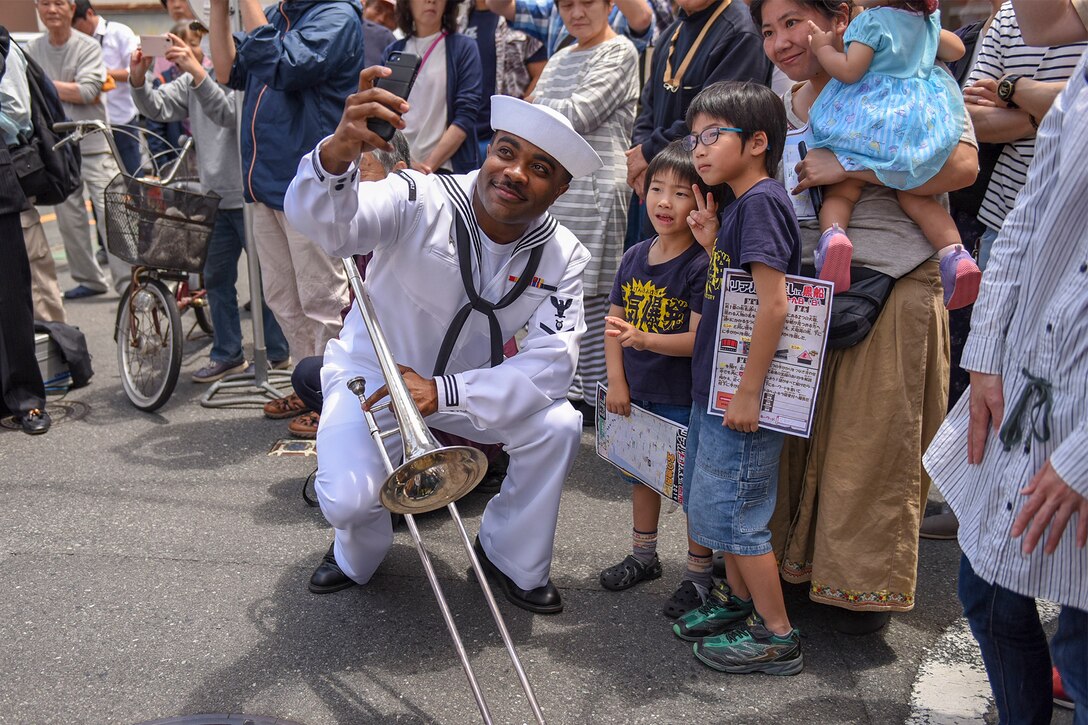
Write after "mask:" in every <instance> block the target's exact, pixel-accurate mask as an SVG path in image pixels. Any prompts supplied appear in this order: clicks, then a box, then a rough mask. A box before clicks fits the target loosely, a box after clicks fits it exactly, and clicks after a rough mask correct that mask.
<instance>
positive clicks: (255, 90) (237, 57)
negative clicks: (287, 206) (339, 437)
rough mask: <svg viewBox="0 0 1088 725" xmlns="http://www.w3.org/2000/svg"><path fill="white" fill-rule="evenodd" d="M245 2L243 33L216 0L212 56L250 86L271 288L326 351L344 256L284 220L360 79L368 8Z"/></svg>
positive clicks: (248, 163)
mask: <svg viewBox="0 0 1088 725" xmlns="http://www.w3.org/2000/svg"><path fill="white" fill-rule="evenodd" d="M240 10H241V14H242V26H243V27H244V28H245V32H243V33H236V34H234V35H232V34H231V19H230V12H229V9H228V0H211V17H210V26H211V28H210V29H211V51H212V61H213V63H214V64H215V72H216V76H217V77H218V79H219V80H220V81H222V82H225V83H226V84H227V85H228V86H230V87H231V88H234V89H239V90H244V91H245V103H244V105H243V108H242V134H241V145H242V181H243V191H244V192H245V200H246V202H248V203H250V204H252V213H253V216H252V219H253V238H254V241H255V242H256V245H257V251H258V254H259V255H260V261H261V272H262V278H263V286H264V294H265V298H266V300H267V302H268V306H269V307H270V308H271V309H272V311H273V312H274V313H275V314H276V319H277V320H279V322H280V326H281V327H282V328H283V332H284V334H285V335H286V337H287V341H288V343H289V345H290V348H291V354H292V356H293V357H294V358H295V359H296V360H301V359H302V358H305V357H310V356H312V355H322V354H324V351H325V343H326V342H328V341H329V340H330V339H331V338H333V337H335V336H336V335H337V333H338V332H339V330H340V310H341V308H343V306H344V305H345V303H346V301H347V279H346V278H345V276H344V272H343V270H342V268H341V267H340V263H339V261H338V260H334V259H332V258H330V257H329V256H328V255H326V254H325V253H324V252H322V251H321V250H320V249H319V248H318V247H317V246H316V245H315V244H314V243H313V242H312V241H311V240H309V239H307V238H306V237H304V236H303V235H302V234H300V233H299V232H297V231H296V230H295V229H293V228H292V227H291V226H290V225H289V224H288V223H287V220H286V219H285V218H284V216H283V197H284V194H285V193H286V191H287V185H288V184H290V183H291V179H292V178H293V177H294V174H295V169H296V167H297V166H298V161H299V159H300V158H302V156H303V154H305V153H307V152H308V151H310V150H311V149H313V147H314V146H315V145H316V144H317V142H318V141H320V140H321V139H322V138H324V137H325V136H327V135H329V134H331V133H332V132H333V131H334V130H335V129H336V125H337V123H339V121H340V114H341V112H342V111H343V108H344V99H346V98H347V97H348V96H349V95H351V94H352V93H354V92H355V91H356V90H357V88H358V85H359V71H361V70H362V69H363V67H364V55H363V47H364V40H363V22H362V8H361V6H360V5H359V3H358V2H354V1H353V0H286V1H285V2H283V3H281V4H279V5H278V6H270V7H269V8H268V9H267V10H262V9H261V6H260V4H259V0H241V2H240ZM272 362H273V364H275V363H278V362H280V361H272ZM283 364H284V366H286V361H283ZM292 397H293V396H292ZM286 404H287V405H289V406H291V405H292V403H291V402H290V401H288V402H287V403H286ZM292 407H293V408H295V409H292V410H290V411H287V415H290V414H291V413H292V412H295V413H300V412H303V406H302V404H301V403H298V404H297V405H295V406H292Z"/></svg>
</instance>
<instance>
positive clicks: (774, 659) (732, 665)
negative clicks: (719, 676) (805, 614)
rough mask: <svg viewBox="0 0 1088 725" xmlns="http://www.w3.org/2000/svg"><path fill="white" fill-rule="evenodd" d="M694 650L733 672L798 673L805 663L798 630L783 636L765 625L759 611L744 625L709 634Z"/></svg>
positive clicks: (718, 667) (717, 666)
mask: <svg viewBox="0 0 1088 725" xmlns="http://www.w3.org/2000/svg"><path fill="white" fill-rule="evenodd" d="M692 649H693V650H694V652H695V656H696V657H698V658H699V661H700V662H702V663H703V664H705V665H707V666H709V667H713V668H714V669H716V670H718V671H720V672H729V673H732V674H746V673H748V672H765V673H767V674H768V675H796V674H798V673H799V672H801V670H802V669H804V665H805V659H804V657H802V656H801V635H800V633H799V632H798V631H797V629H796V628H794V629H792V630H790V633H789V634H787V635H785V636H783V637H780V636H778V635H777V634H775V633H773V632H771V631H770V630H769V629H767V628H766V627H765V626H763V620H762V619H760V616H759V615H758V614H757V613H755V612H752V615H751V616H750V617H748V621H747V622H745V624H744V626H743V627H738V628H736V629H732V630H730V631H728V632H725V633H724V634H720V635H718V636H717V637H707V638H706V639H703V640H702V641H700V642H696V643H695V645H694V646H693V648H692Z"/></svg>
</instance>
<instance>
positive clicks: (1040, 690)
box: [959, 556, 1088, 725]
mask: <svg viewBox="0 0 1088 725" xmlns="http://www.w3.org/2000/svg"><path fill="white" fill-rule="evenodd" d="M959 595H960V601H961V602H962V603H963V613H964V616H965V617H967V622H968V624H970V625H971V632H972V633H973V634H974V635H975V639H976V640H978V644H979V647H980V649H981V650H982V661H983V662H984V663H985V665H986V674H987V675H988V676H989V679H990V687H991V688H992V689H993V692H994V700H995V701H996V702H997V712H998V717H999V722H1000V723H1002V725H1005V723H1016V724H1017V725H1021V724H1023V725H1028V724H1030V723H1049V722H1050V719H1051V715H1052V713H1053V709H1054V705H1053V703H1052V700H1051V698H1052V696H1053V693H1052V689H1051V683H1050V654H1051V648H1052V649H1053V653H1054V662H1055V664H1056V665H1057V666H1058V672H1059V673H1061V676H1062V685H1063V687H1064V688H1065V691H1066V692H1067V693H1068V694H1069V695H1070V697H1072V698H1073V701H1074V702H1075V703H1077V707H1076V711H1075V714H1074V723H1075V725H1088V612H1084V611H1082V610H1079V609H1074V608H1073V607H1062V611H1061V614H1059V615H1058V632H1057V634H1055V635H1054V639H1053V641H1052V642H1051V645H1050V647H1049V648H1048V647H1047V642H1046V634H1045V633H1044V632H1043V627H1042V624H1041V623H1040V622H1039V612H1038V610H1037V609H1036V607H1035V599H1033V598H1032V597H1025V596H1023V595H1020V594H1016V593H1015V592H1012V591H1010V590H1008V589H1005V588H1004V587H1002V586H999V585H997V584H991V583H989V582H986V581H985V580H984V579H982V578H980V577H979V576H978V575H977V574H975V570H974V569H972V568H971V563H970V562H969V561H968V560H967V557H966V556H964V557H963V558H962V559H961V561H960V580H959Z"/></svg>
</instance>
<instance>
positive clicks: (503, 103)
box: [284, 67, 601, 613]
mask: <svg viewBox="0 0 1088 725" xmlns="http://www.w3.org/2000/svg"><path fill="white" fill-rule="evenodd" d="M386 73H387V70H386V69H384V68H379V67H375V68H370V69H367V70H366V71H364V72H363V74H362V76H361V82H360V89H361V90H360V92H359V93H357V94H354V95H353V96H351V97H350V98H349V99H348V102H347V104H346V107H345V111H344V116H343V118H342V119H341V122H340V125H339V126H338V127H337V130H336V132H335V133H334V134H333V135H332V136H330V137H328V138H326V139H325V140H323V141H322V142H321V143H319V144H318V146H317V148H316V149H315V151H314V152H312V153H311V154H308V155H307V156H305V157H304V158H303V159H302V161H301V162H300V164H299V167H298V173H297V175H296V176H295V179H294V181H293V182H292V183H291V186H290V188H289V189H288V192H287V198H286V202H285V205H284V206H285V211H286V214H287V218H288V220H289V221H290V222H291V224H292V226H294V227H295V228H296V229H298V230H299V231H300V232H301V233H302V234H304V235H306V236H307V238H309V239H313V240H315V241H316V242H317V243H318V244H319V245H320V246H321V247H322V248H323V249H324V250H325V251H326V252H327V253H328V254H330V255H332V256H335V257H347V256H350V255H353V254H365V253H367V252H371V251H373V252H374V258H373V260H372V261H371V262H370V264H369V266H368V268H367V282H366V284H367V289H368V291H369V294H370V297H371V300H372V301H373V304H374V308H375V310H376V312H377V318H378V322H379V324H380V326H381V327H382V329H383V331H384V332H385V335H386V337H388V339H389V345H390V348H391V350H392V352H393V356H394V357H395V359H396V361H397V362H398V363H399V364H400V365H402V366H407V367H408V368H411V370H409V371H408V372H406V373H405V374H404V377H405V382H406V383H407V385H408V388H409V391H410V392H411V394H412V397H413V399H414V400H415V402H416V404H417V405H418V406H419V409H420V412H421V413H422V414H423V415H424V417H425V418H426V421H427V424H428V425H429V426H430V427H431V428H434V429H438V430H443V431H447V432H449V433H453V434H455V435H459V436H463V437H465V438H468V439H471V440H474V441H478V442H481V443H501V444H502V445H503V446H504V447H505V449H506V451H507V452H508V453H509V455H510V467H509V472H508V474H507V478H506V480H505V481H504V482H503V485H502V490H501V492H500V493H499V494H498V495H497V496H495V497H494V498H492V499H491V501H490V502H489V503H488V505H487V508H486V509H485V511H484V515H483V520H482V522H481V525H480V533H479V536H478V538H477V544H476V548H477V552H478V553H483V554H484V557H482V558H483V559H484V560H483V561H482V562H481V563H483V565H484V567H485V568H486V569H487V570H488V572H489V574H490V575H491V576H492V578H494V579H496V580H497V581H498V583H499V584H500V585H501V586H502V589H503V591H504V592H505V594H506V597H507V599H508V600H510V601H511V602H513V603H514V604H516V605H518V606H520V607H522V608H524V609H528V610H530V611H534V612H539V613H555V612H559V611H561V610H562V600H561V598H560V595H559V591H558V590H557V589H556V588H555V586H554V585H553V584H552V583H551V581H550V579H549V576H548V573H549V569H550V567H551V558H552V547H553V543H554V538H555V528H556V519H557V517H558V513H559V495H560V492H561V490H562V487H563V482H564V480H565V479H566V477H567V474H568V473H569V471H570V468H571V466H572V465H573V463H574V459H575V455H576V454H577V452H578V448H579V441H580V437H581V430H582V419H581V415H580V414H579V413H577V412H576V411H575V410H574V408H573V407H571V405H570V404H569V403H568V402H567V400H566V393H567V390H568V387H569V385H570V382H571V378H572V376H573V374H574V368H575V364H576V362H577V357H578V345H579V341H580V339H581V336H582V335H583V333H584V332H585V329H586V325H585V320H584V317H583V307H582V270H583V268H584V267H585V265H586V263H587V262H588V261H589V253H588V252H587V251H586V249H585V248H584V247H583V246H582V245H581V244H580V243H579V242H578V240H577V239H576V238H575V237H574V235H573V234H571V233H570V232H569V231H567V230H566V229H565V228H564V227H562V226H560V225H559V224H558V222H556V221H555V220H554V219H552V218H551V216H549V215H548V213H547V209H548V207H550V206H551V204H552V202H554V201H555V199H556V198H558V197H559V196H560V195H561V194H562V193H563V192H564V191H566V189H567V185H568V183H569V182H570V180H571V178H572V177H576V176H581V175H584V174H588V173H592V172H593V171H595V170H597V169H598V168H599V167H600V165H601V161H600V159H599V157H598V156H597V155H596V153H594V151H593V149H592V148H591V147H590V146H589V144H587V143H586V142H585V141H584V140H583V139H582V138H581V137H580V136H579V135H578V134H577V133H575V131H574V130H573V128H572V127H571V125H570V123H569V122H568V121H567V120H566V119H565V118H563V117H562V116H560V115H559V114H557V113H555V112H554V111H551V109H547V108H543V107H540V106H533V105H531V104H528V103H525V102H523V101H520V100H517V99H514V98H509V97H505V96H495V97H494V98H493V99H492V115H491V119H492V127H493V128H495V129H496V132H495V135H494V137H493V138H492V141H491V145H490V147H489V149H488V154H487V158H486V159H485V161H484V164H483V167H482V168H481V169H480V170H479V171H478V172H473V173H470V174H466V175H459V176H448V175H423V174H419V173H417V172H414V171H404V172H400V173H398V174H394V175H391V176H390V177H388V178H387V179H385V180H383V181H378V182H362V183H360V182H359V181H358V158H359V155H360V153H361V152H364V151H367V150H369V149H371V148H374V147H379V148H386V147H387V144H385V143H384V142H383V141H382V140H381V139H380V138H379V137H378V136H377V135H376V134H374V133H372V132H371V131H370V130H369V129H368V128H367V125H366V121H367V119H368V118H381V119H383V120H386V121H389V122H390V123H392V124H393V125H394V126H395V127H397V128H400V127H402V126H403V123H402V122H401V120H400V117H399V116H398V115H397V114H396V113H394V112H393V111H391V110H390V108H399V109H400V110H401V111H403V110H405V108H406V104H405V103H404V101H402V100H401V99H399V98H397V97H396V96H393V95H392V94H391V93H389V92H388V91H384V90H382V89H379V88H373V87H371V83H372V81H373V79H374V78H376V77H379V76H381V75H384V74H386ZM523 327H525V328H527V329H528V333H527V335H526V336H525V337H524V338H523V339H522V340H521V349H520V351H519V352H518V353H517V355H515V356H513V357H510V358H506V359H504V358H503V354H502V345H503V342H504V341H505V340H508V339H509V338H510V337H512V336H513V335H514V333H515V332H517V331H518V330H521V329H522V328H523ZM356 376H362V377H364V378H365V379H366V380H367V381H368V386H369V387H370V388H371V391H370V392H373V390H374V389H376V388H377V387H378V385H379V384H380V383H381V382H384V381H382V378H381V374H380V372H379V367H378V363H377V362H376V360H375V356H374V351H373V348H372V346H371V343H370V338H369V335H368V333H367V332H366V329H365V327H364V325H363V322H362V318H361V316H360V313H359V310H358V307H357V306H353V308H352V310H351V312H350V313H349V314H348V316H347V319H346V320H345V322H344V328H343V330H342V332H341V333H340V337H339V339H334V340H332V341H330V342H329V344H328V346H327V347H326V348H325V360H324V366H323V368H322V374H321V384H322V392H323V394H324V405H323V407H322V411H321V423H320V427H319V428H318V433H317V447H318V473H317V494H318V499H319V501H320V504H321V510H322V513H324V515H325V518H326V519H327V520H328V521H329V523H330V524H331V525H332V526H333V528H335V530H336V536H335V541H334V544H333V546H332V547H330V550H329V553H328V554H327V555H326V556H325V558H324V560H323V561H322V563H321V565H320V566H318V568H317V570H316V571H315V572H314V574H313V576H312V577H311V580H310V589H311V590H312V591H315V592H318V593H324V592H330V591H336V590H338V589H343V588H345V587H348V586H352V585H353V584H355V583H359V584H365V583H366V582H367V581H368V580H369V579H370V577H371V576H372V575H373V574H374V571H375V570H376V569H377V568H378V565H379V564H381V561H382V559H383V558H384V557H385V554H386V552H387V551H388V550H389V547H390V546H391V544H392V541H393V531H392V526H391V522H390V514H389V512H388V511H386V510H385V508H383V507H382V504H381V502H380V499H379V494H380V490H381V486H382V483H383V481H384V480H385V478H386V472H385V469H384V467H383V463H382V461H381V459H380V456H379V453H378V450H377V448H376V447H375V444H374V443H373V441H372V439H371V438H370V436H369V435H368V432H367V428H366V424H365V422H364V419H363V415H362V411H361V409H360V406H359V400H358V398H357V397H356V396H355V395H354V394H353V393H352V392H351V391H350V390H349V389H348V387H347V382H348V381H349V380H351V379H352V378H354V377H356ZM378 421H379V423H380V424H381V425H382V427H383V428H384V427H386V426H387V425H388V426H392V424H393V421H392V415H391V414H390V413H389V411H382V412H381V413H379V414H378ZM400 445H401V444H400V441H399V437H398V436H393V437H391V438H390V439H387V446H388V450H389V451H390V455H391V456H399V454H400ZM394 460H396V458H394Z"/></svg>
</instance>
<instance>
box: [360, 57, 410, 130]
mask: <svg viewBox="0 0 1088 725" xmlns="http://www.w3.org/2000/svg"><path fill="white" fill-rule="evenodd" d="M420 62H421V61H420V58H419V56H418V55H415V54H413V53H402V52H400V51H394V52H392V53H390V54H389V58H388V59H387V60H386V62H385V66H386V67H387V68H389V69H390V70H392V71H393V73H392V74H391V75H388V76H385V77H383V78H378V79H377V80H376V81H374V87H375V88H381V89H383V90H386V91H389V92H390V93H392V94H393V95H394V96H397V97H399V98H403V99H404V100H405V101H407V100H408V95H409V94H410V93H411V92H412V85H413V84H414V83H415V82H416V76H417V75H418V74H419V66H420ZM394 110H395V109H394ZM366 127H367V128H369V129H370V130H371V131H373V132H374V133H376V134H378V135H379V136H381V137H382V139H383V140H385V141H388V140H390V139H391V138H393V134H394V133H396V131H397V129H395V128H393V126H392V124H390V123H389V122H388V121H383V120H381V119H378V118H369V119H367V122H366Z"/></svg>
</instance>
